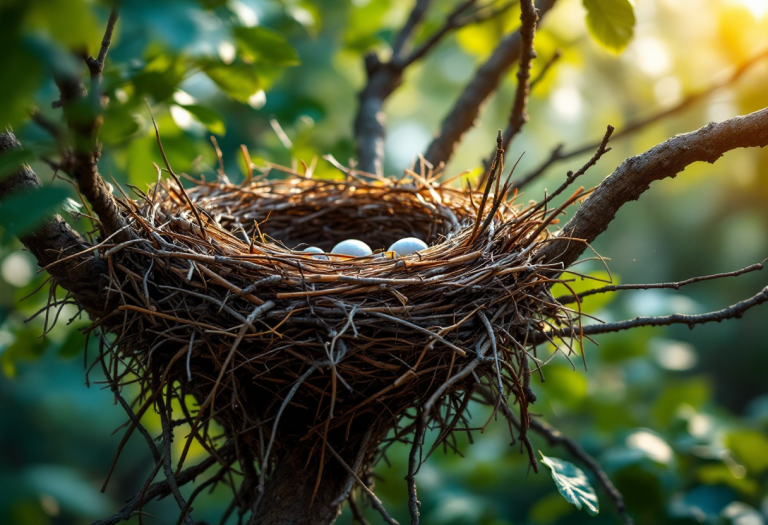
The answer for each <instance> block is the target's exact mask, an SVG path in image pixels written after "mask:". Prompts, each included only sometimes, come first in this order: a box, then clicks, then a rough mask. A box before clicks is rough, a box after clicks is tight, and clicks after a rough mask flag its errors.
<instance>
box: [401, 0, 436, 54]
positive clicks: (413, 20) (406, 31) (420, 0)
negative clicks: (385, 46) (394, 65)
mask: <svg viewBox="0 0 768 525" xmlns="http://www.w3.org/2000/svg"><path fill="white" fill-rule="evenodd" d="M431 3H432V0H416V4H415V5H414V6H413V10H412V11H411V14H410V15H409V16H408V20H406V22H405V25H404V26H403V29H401V30H400V33H398V35H397V38H396V39H395V42H394V43H393V44H392V56H393V57H399V56H400V55H401V54H402V53H403V50H404V48H405V46H406V45H407V43H408V41H409V40H410V39H411V37H412V36H413V32H414V30H415V29H416V26H418V25H419V23H420V22H421V20H422V19H423V18H424V15H425V14H426V13H427V9H429V6H430V4H431Z"/></svg>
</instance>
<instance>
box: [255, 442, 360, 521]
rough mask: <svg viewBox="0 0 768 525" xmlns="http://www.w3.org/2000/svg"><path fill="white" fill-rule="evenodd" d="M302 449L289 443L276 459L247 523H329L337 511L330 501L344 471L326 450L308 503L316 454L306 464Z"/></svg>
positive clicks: (338, 489)
mask: <svg viewBox="0 0 768 525" xmlns="http://www.w3.org/2000/svg"><path fill="white" fill-rule="evenodd" d="M306 452H307V451H306V449H303V448H302V447H300V446H296V447H293V448H292V449H291V451H290V453H289V454H286V455H284V456H283V457H282V458H280V460H279V461H278V463H277V466H276V468H275V471H274V472H273V473H272V475H271V476H270V478H269V481H268V482H267V483H266V486H265V487H264V496H263V497H262V499H261V503H260V505H259V508H258V510H257V511H256V513H255V514H254V515H253V516H252V517H251V519H250V520H249V522H248V525H330V524H331V523H333V522H334V521H336V518H337V517H338V516H339V513H340V512H341V504H338V505H333V504H332V503H333V500H335V499H336V498H337V497H338V496H339V495H340V494H341V493H342V491H343V489H344V483H345V481H346V480H347V477H348V475H347V473H346V471H345V470H344V469H343V468H342V467H341V466H340V465H339V463H338V461H336V460H334V459H333V458H332V457H331V458H330V459H329V457H328V456H329V454H326V455H325V459H326V461H327V463H326V464H325V466H324V468H323V477H322V480H321V481H320V485H319V486H318V489H317V494H316V495H315V499H314V501H313V502H312V506H311V507H310V505H309V502H310V501H311V500H312V492H313V491H314V488H315V482H316V480H317V473H318V471H319V468H320V454H319V452H318V451H315V454H314V455H313V457H312V460H311V461H310V462H309V463H308V464H307V456H306ZM342 503H343V502H342Z"/></svg>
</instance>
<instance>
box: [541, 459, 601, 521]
mask: <svg viewBox="0 0 768 525" xmlns="http://www.w3.org/2000/svg"><path fill="white" fill-rule="evenodd" d="M539 454H541V462H542V463H544V464H545V465H546V466H547V467H549V469H550V470H551V471H552V479H554V480H555V485H557V490H558V491H560V494H561V495H562V496H563V497H564V498H565V500H566V501H567V502H568V503H571V504H573V505H575V506H576V508H577V509H581V506H582V505H584V507H586V509H587V512H589V513H590V514H591V515H592V516H596V515H597V513H598V512H599V509H598V501H597V494H595V489H594V488H592V485H590V483H589V479H587V476H586V474H584V471H582V470H581V469H580V468H578V467H577V466H576V465H574V464H573V463H569V462H567V461H564V460H562V459H558V458H550V457H547V456H545V455H544V454H542V453H541V451H539Z"/></svg>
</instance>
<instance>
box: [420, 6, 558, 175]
mask: <svg viewBox="0 0 768 525" xmlns="http://www.w3.org/2000/svg"><path fill="white" fill-rule="evenodd" d="M556 1H557V0H538V1H537V2H536V9H538V11H539V18H541V17H543V16H544V15H545V14H546V13H547V11H549V10H550V9H552V7H553V6H554V5H555V2H556ZM522 47H523V45H522V36H521V34H520V31H515V32H514V33H511V34H509V35H507V36H506V37H505V38H504V39H503V40H502V41H501V43H500V44H499V45H498V46H497V47H496V49H495V50H494V51H493V53H492V54H491V56H490V57H489V58H488V60H486V61H485V63H484V64H483V65H482V66H480V67H479V68H478V69H477V71H475V74H474V75H473V76H472V81H471V82H470V83H469V84H468V85H467V86H466V87H465V88H464V91H463V92H462V94H461V95H460V96H459V99H458V100H457V101H456V104H455V105H454V107H453V109H452V110H451V112H450V113H449V114H448V115H447V116H446V117H445V119H444V120H443V123H442V125H441V127H440V133H439V134H438V136H437V137H436V138H435V139H434V140H433V141H432V143H431V144H430V145H429V147H428V148H427V151H426V153H425V155H424V157H425V158H426V160H427V161H429V162H430V163H432V165H434V166H437V165H438V164H440V163H441V162H444V163H448V161H449V160H450V158H451V156H452V155H453V152H454V150H455V149H456V146H457V145H458V144H459V143H460V142H461V139H462V137H463V136H464V133H466V132H467V131H468V130H469V129H470V128H471V127H472V126H474V124H475V120H476V119H477V117H478V115H479V114H480V109H481V107H482V106H483V103H484V102H485V101H486V99H487V98H488V97H489V96H490V95H491V93H493V92H494V91H495V90H496V89H497V88H498V86H499V83H500V82H501V79H502V78H503V77H504V74H505V73H506V72H507V71H509V69H510V68H511V67H512V66H513V65H514V63H515V62H516V61H517V60H518V59H519V58H520V52H521V50H522Z"/></svg>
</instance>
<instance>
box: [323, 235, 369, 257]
mask: <svg viewBox="0 0 768 525" xmlns="http://www.w3.org/2000/svg"><path fill="white" fill-rule="evenodd" d="M331 253H335V254H338V255H351V256H352V257H365V256H366V255H371V254H372V253H373V251H372V250H371V248H370V247H369V246H368V245H367V244H365V243H364V242H363V241H358V240H357V239H347V240H345V241H341V242H340V243H339V244H337V245H336V246H334V247H333V249H332V250H331Z"/></svg>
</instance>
